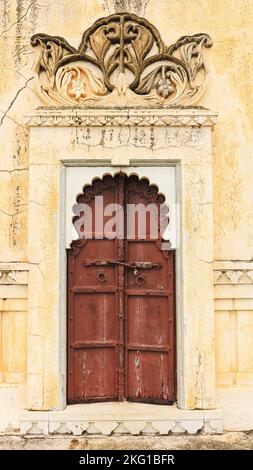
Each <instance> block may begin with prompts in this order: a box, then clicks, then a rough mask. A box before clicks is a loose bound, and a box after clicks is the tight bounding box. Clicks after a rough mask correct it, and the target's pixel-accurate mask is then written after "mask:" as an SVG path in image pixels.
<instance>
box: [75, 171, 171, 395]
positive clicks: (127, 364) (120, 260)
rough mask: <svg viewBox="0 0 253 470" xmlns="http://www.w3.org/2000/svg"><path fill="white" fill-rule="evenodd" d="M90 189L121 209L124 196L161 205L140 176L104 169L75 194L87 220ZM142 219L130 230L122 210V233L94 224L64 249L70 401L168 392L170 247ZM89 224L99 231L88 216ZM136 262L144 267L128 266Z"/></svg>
mask: <svg viewBox="0 0 253 470" xmlns="http://www.w3.org/2000/svg"><path fill="white" fill-rule="evenodd" d="M96 196H103V205H104V207H105V206H106V205H108V204H110V203H114V204H115V203H116V204H119V205H121V206H123V207H124V208H125V213H126V207H127V204H142V205H143V206H147V205H148V204H155V205H157V207H158V208H159V209H158V210H160V204H161V203H163V202H164V198H163V196H162V195H160V194H159V193H158V190H157V188H156V187H155V186H150V185H149V182H148V180H146V179H142V180H139V179H138V177H137V176H131V177H127V176H125V175H117V176H115V177H114V178H113V177H112V176H105V177H104V178H103V180H99V179H97V180H95V181H94V182H93V184H92V186H86V187H85V188H84V192H83V194H81V195H79V196H78V198H77V202H78V203H86V204H88V205H89V207H90V208H91V211H92V215H93V216H94V217H93V221H95V197H96ZM107 220H108V218H106V217H104V219H103V222H104V223H105V222H106V221H107ZM146 221H147V224H146V225H147V226H146V229H145V236H144V237H143V234H141V237H140V234H139V238H138V237H137V231H138V221H137V219H136V227H135V230H134V233H133V234H132V238H131V239H130V238H129V227H128V220H127V218H126V220H125V224H124V236H123V238H122V239H115V240H108V239H106V238H105V237H104V236H103V234H102V231H101V236H100V239H89V240H78V241H76V242H73V244H72V247H71V249H70V250H68V402H69V403H82V402H89V401H105V400H120V401H122V400H124V399H127V400H133V401H143V402H149V403H172V402H173V401H174V400H175V360H174V358H175V339H174V338H175V335H174V331H175V324H174V318H175V315H174V253H173V252H172V251H163V250H162V249H161V240H159V239H158V240H157V239H154V237H153V235H152V233H151V229H150V224H149V219H148V217H147V219H146ZM95 228H96V230H95ZM91 231H92V233H91V236H93V235H95V231H96V234H97V232H98V231H97V227H95V225H94V222H93V225H92V229H91ZM126 234H128V237H127V236H126ZM135 263H137V264H138V266H143V267H140V268H138V269H133V264H135ZM141 263H143V265H141ZM147 263H149V265H150V266H149V267H148V269H147ZM145 265H146V268H145Z"/></svg>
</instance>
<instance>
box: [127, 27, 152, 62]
mask: <svg viewBox="0 0 253 470" xmlns="http://www.w3.org/2000/svg"><path fill="white" fill-rule="evenodd" d="M125 37H126V38H127V39H128V40H131V46H132V48H133V51H134V53H135V57H136V60H137V63H138V65H139V66H140V65H141V63H142V61H143V60H144V59H145V57H146V56H147V54H148V53H149V52H150V51H151V49H152V46H153V44H154V38H153V36H152V34H151V32H150V31H149V30H148V29H146V28H144V27H143V26H140V25H136V24H134V23H133V22H127V23H126V25H125Z"/></svg>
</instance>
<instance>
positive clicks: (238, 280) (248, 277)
mask: <svg viewBox="0 0 253 470" xmlns="http://www.w3.org/2000/svg"><path fill="white" fill-rule="evenodd" d="M214 284H223V285H225V284H253V269H224V270H223V269H222V270H217V271H214Z"/></svg>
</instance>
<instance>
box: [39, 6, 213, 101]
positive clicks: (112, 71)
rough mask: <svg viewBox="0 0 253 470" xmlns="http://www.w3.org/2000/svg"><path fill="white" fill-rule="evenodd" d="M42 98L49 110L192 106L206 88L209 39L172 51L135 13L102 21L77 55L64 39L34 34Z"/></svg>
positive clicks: (196, 38) (191, 39) (190, 40)
mask: <svg viewBox="0 0 253 470" xmlns="http://www.w3.org/2000/svg"><path fill="white" fill-rule="evenodd" d="M31 45H32V46H33V47H35V48H36V49H38V57H37V60H36V64H35V77H36V79H37V85H38V94H39V96H40V98H41V100H42V102H43V103H44V104H46V105H49V106H52V105H53V106H62V105H72V106H76V105H80V106H84V105H90V104H92V105H97V104H98V105H101V104H103V105H106V106H117V105H118V106H128V107H131V106H133V107H135V106H138V105H142V106H148V107H149V106H150V104H151V105H152V103H153V104H157V105H165V106H178V105H183V106H193V105H195V104H196V103H198V102H199V100H200V98H201V97H202V95H203V93H204V91H205V86H206V67H205V63H204V59H203V54H202V50H203V48H210V47H211V46H212V40H211V38H210V36H208V34H204V33H198V34H195V35H192V36H182V37H180V38H179V39H178V41H177V42H176V43H174V44H172V45H170V46H166V45H165V43H164V42H163V40H162V38H161V36H160V33H159V31H158V30H157V29H156V28H155V27H154V26H153V25H152V24H151V23H150V22H149V21H147V20H146V19H145V18H141V17H139V16H136V15H134V14H130V13H119V14H113V15H110V16H108V17H106V18H100V19H98V20H97V21H96V22H95V23H94V24H93V26H91V27H90V28H89V29H88V30H87V31H85V32H84V34H83V36H82V40H81V43H80V45H79V47H78V48H77V49H75V48H74V47H72V46H71V45H70V44H69V43H68V42H67V41H66V39H64V38H62V37H60V36H49V35H47V34H43V33H40V34H35V35H33V36H32V38H31Z"/></svg>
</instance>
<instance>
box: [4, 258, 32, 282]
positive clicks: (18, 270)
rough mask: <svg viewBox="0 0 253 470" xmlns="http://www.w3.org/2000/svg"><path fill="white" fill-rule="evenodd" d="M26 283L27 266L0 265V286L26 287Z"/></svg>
mask: <svg viewBox="0 0 253 470" xmlns="http://www.w3.org/2000/svg"><path fill="white" fill-rule="evenodd" d="M27 283H28V266H27V265H25V264H22V265H20V266H18V265H17V266H15V264H2V263H1V264H0V285H2V286H9V285H26V284H27Z"/></svg>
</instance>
